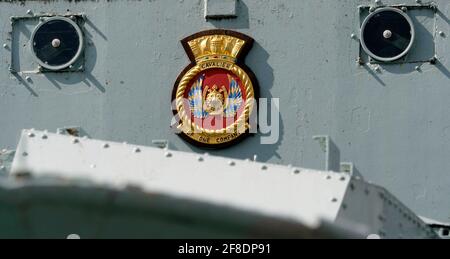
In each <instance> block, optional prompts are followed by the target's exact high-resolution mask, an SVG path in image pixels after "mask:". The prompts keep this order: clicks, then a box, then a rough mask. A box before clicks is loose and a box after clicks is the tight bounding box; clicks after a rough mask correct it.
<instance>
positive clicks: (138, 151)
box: [133, 148, 141, 153]
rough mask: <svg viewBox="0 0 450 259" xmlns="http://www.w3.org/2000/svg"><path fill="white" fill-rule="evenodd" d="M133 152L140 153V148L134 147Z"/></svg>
mask: <svg viewBox="0 0 450 259" xmlns="http://www.w3.org/2000/svg"><path fill="white" fill-rule="evenodd" d="M133 152H134V153H141V149H140V148H135V149H134V150H133Z"/></svg>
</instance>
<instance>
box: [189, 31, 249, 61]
mask: <svg viewBox="0 0 450 259" xmlns="http://www.w3.org/2000/svg"><path fill="white" fill-rule="evenodd" d="M188 44H189V47H190V49H191V51H192V53H193V54H194V57H195V60H196V61H197V62H199V61H201V60H203V59H205V58H209V57H211V56H213V57H212V58H214V56H217V55H221V56H225V57H221V58H228V59H232V60H235V59H236V58H237V57H238V56H239V53H240V51H241V49H242V47H243V46H244V44H245V41H243V40H241V39H239V38H236V37H233V36H229V35H208V36H202V37H199V38H197V39H193V40H191V41H189V42H188Z"/></svg>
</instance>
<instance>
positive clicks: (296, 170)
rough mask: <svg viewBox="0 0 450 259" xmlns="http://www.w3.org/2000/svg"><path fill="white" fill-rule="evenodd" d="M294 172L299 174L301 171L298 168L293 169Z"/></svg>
mask: <svg viewBox="0 0 450 259" xmlns="http://www.w3.org/2000/svg"><path fill="white" fill-rule="evenodd" d="M293 172H294V174H299V173H301V171H300V169H294V171H293Z"/></svg>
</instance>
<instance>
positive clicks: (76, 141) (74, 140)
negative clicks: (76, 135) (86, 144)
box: [72, 139, 80, 144]
mask: <svg viewBox="0 0 450 259" xmlns="http://www.w3.org/2000/svg"><path fill="white" fill-rule="evenodd" d="M78 142H80V141H79V140H78V139H73V140H72V144H77V143H78Z"/></svg>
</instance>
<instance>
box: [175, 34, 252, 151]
mask: <svg viewBox="0 0 450 259" xmlns="http://www.w3.org/2000/svg"><path fill="white" fill-rule="evenodd" d="M182 44H183V46H184V48H185V50H186V52H187V53H188V56H189V58H190V59H191V61H192V63H191V64H190V65H189V66H188V67H187V68H186V69H185V70H184V71H183V72H182V73H181V75H180V76H179V77H178V79H177V81H176V83H175V88H174V91H173V96H172V101H173V103H175V106H176V111H174V113H175V115H176V117H177V118H178V119H179V121H178V129H179V130H180V135H181V136H182V137H183V138H184V139H186V140H187V141H189V142H190V143H193V144H196V145H199V146H203V147H213V148H220V147H225V146H229V145H231V144H233V143H235V142H236V141H238V140H241V139H242V138H243V137H245V136H246V135H248V133H249V130H250V128H251V125H250V123H249V120H250V117H251V115H252V113H253V111H254V110H255V107H256V102H255V100H256V95H257V91H256V90H255V89H257V82H256V79H255V77H254V75H253V73H252V72H251V71H250V70H249V69H248V68H247V67H246V66H245V65H244V64H243V62H242V60H243V58H244V57H245V55H246V54H247V52H248V51H249V50H250V48H251V46H252V44H253V40H252V39H251V38H249V37H248V36H245V35H243V34H241V33H237V32H232V31H227V30H210V31H204V32H200V33H197V34H194V35H192V36H190V37H187V38H186V39H184V40H182Z"/></svg>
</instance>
